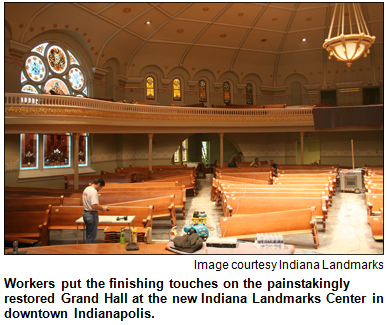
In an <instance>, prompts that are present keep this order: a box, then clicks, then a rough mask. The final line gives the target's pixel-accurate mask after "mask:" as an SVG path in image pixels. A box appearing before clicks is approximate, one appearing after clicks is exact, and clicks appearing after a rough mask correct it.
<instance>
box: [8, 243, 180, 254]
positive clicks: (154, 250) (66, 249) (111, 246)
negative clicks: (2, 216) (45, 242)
mask: <svg viewBox="0 0 387 325" xmlns="http://www.w3.org/2000/svg"><path fill="white" fill-rule="evenodd" d="M126 244H127V243H125V245H121V244H120V243H108V244H75V245H55V246H39V247H29V248H19V252H27V254H28V255H51V254H54V255H74V254H79V255H82V254H111V255H116V254H117V255H119V254H130V255H141V254H174V253H173V252H171V251H168V250H166V249H165V247H166V246H167V244H168V242H153V243H151V244H146V243H138V246H139V248H140V249H139V250H138V251H127V250H126V249H125V247H126ZM8 252H12V248H10V249H6V250H5V254H7V253H8Z"/></svg>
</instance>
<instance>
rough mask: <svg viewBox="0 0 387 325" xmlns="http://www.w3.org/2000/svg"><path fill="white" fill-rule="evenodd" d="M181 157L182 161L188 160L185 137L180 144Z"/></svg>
mask: <svg viewBox="0 0 387 325" xmlns="http://www.w3.org/2000/svg"><path fill="white" fill-rule="evenodd" d="M181 147H182V155H181V156H182V159H183V161H188V139H185V140H184V141H183V142H182V144H181Z"/></svg>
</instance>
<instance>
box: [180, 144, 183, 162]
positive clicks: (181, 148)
mask: <svg viewBox="0 0 387 325" xmlns="http://www.w3.org/2000/svg"><path fill="white" fill-rule="evenodd" d="M179 161H180V165H182V164H183V142H182V143H180V150H179Z"/></svg>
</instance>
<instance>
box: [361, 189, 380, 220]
mask: <svg viewBox="0 0 387 325" xmlns="http://www.w3.org/2000/svg"><path fill="white" fill-rule="evenodd" d="M365 196H366V204H367V221H368V223H369V219H370V217H371V216H374V215H375V214H379V211H380V209H381V208H383V194H370V193H366V194H365Z"/></svg>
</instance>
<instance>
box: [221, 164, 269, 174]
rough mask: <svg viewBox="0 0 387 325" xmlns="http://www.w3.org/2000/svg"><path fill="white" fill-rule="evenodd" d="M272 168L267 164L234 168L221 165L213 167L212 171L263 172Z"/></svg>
mask: <svg viewBox="0 0 387 325" xmlns="http://www.w3.org/2000/svg"><path fill="white" fill-rule="evenodd" d="M273 170H274V168H273V167H271V165H269V166H265V165H264V166H259V167H250V166H249V167H241V168H236V167H227V165H226V166H223V167H216V168H215V171H214V173H215V174H216V173H224V172H231V173H247V172H251V173H259V172H261V173H263V172H270V171H271V172H272V171H273Z"/></svg>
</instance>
